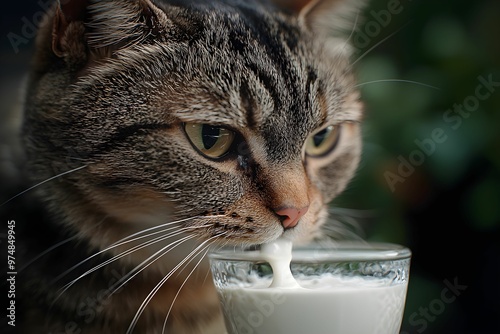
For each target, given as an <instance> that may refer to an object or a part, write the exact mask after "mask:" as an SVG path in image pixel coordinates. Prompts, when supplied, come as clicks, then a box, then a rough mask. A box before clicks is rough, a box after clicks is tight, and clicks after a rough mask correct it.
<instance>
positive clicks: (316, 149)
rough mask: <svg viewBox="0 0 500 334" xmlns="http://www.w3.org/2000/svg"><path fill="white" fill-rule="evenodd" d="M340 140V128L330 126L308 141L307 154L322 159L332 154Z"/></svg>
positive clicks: (313, 135)
mask: <svg viewBox="0 0 500 334" xmlns="http://www.w3.org/2000/svg"><path fill="white" fill-rule="evenodd" d="M339 138H340V126H339V125H330V126H329V127H326V128H324V129H323V130H320V131H318V132H316V133H314V134H312V135H311V136H310V137H309V138H308V139H307V141H306V146H305V150H306V154H307V155H308V156H311V157H322V156H324V155H326V154H328V153H330V152H331V151H332V150H333V149H334V148H335V146H337V143H338V141H339Z"/></svg>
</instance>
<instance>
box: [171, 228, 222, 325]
mask: <svg viewBox="0 0 500 334" xmlns="http://www.w3.org/2000/svg"><path fill="white" fill-rule="evenodd" d="M217 237H218V236H214V237H212V238H211V239H213V238H217ZM213 242H215V241H212V243H213ZM212 243H210V244H208V245H207V246H205V248H203V249H202V250H201V252H203V251H205V253H204V254H203V255H202V256H201V257H200V259H199V260H198V262H197V263H196V265H195V266H194V268H193V269H192V270H191V272H190V273H189V274H188V275H187V277H186V278H185V279H184V282H182V284H181V286H180V287H179V289H178V290H177V293H176V294H175V296H174V299H173V300H172V303H171V304H170V308H169V309H168V312H167V316H166V317H165V321H164V322H163V329H162V333H165V330H166V329H167V321H168V317H169V316H170V313H171V312H172V308H173V307H174V304H175V301H176V300H177V297H178V296H179V294H180V293H181V290H182V288H183V287H184V285H185V284H186V282H187V281H188V279H189V278H190V277H191V275H192V274H193V272H194V271H195V270H196V269H197V268H198V266H199V265H200V263H201V261H203V259H204V258H205V256H206V255H207V253H208V251H209V250H210V246H211V245H212ZM201 252H200V253H198V254H201ZM196 256H198V255H196ZM196 256H195V257H196ZM195 257H193V258H195ZM205 279H206V277H205Z"/></svg>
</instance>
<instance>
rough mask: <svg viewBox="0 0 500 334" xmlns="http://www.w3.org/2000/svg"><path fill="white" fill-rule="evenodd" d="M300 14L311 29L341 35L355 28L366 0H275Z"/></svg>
mask: <svg viewBox="0 0 500 334" xmlns="http://www.w3.org/2000/svg"><path fill="white" fill-rule="evenodd" d="M273 1H274V2H275V3H277V4H278V5H279V6H281V7H287V8H288V9H290V10H292V11H294V12H295V13H296V15H298V17H299V19H300V20H301V21H302V23H303V24H304V25H306V26H307V27H308V28H309V29H311V30H313V31H314V32H315V33H318V34H320V35H324V36H333V37H341V36H342V35H346V34H347V35H348V34H349V33H350V32H352V31H353V30H354V29H355V25H356V21H357V18H358V16H359V15H360V12H361V10H362V9H363V8H364V6H365V4H366V2H367V1H366V0H292V1H290V0H273Z"/></svg>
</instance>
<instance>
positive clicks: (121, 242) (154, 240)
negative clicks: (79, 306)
mask: <svg viewBox="0 0 500 334" xmlns="http://www.w3.org/2000/svg"><path fill="white" fill-rule="evenodd" d="M194 218H196V217H193V218H186V219H183V220H179V221H174V222H169V223H166V224H162V225H159V226H155V227H152V228H149V229H147V230H143V231H140V232H137V233H134V234H132V235H129V236H127V237H125V238H122V239H120V240H118V241H116V242H114V243H113V244H111V245H110V246H108V247H107V248H105V249H103V250H100V251H99V252H97V253H95V254H92V255H91V256H89V257H87V258H86V259H85V260H83V261H80V262H79V263H77V264H75V265H74V266H72V267H71V268H69V269H68V270H66V271H65V272H63V273H62V274H60V275H59V276H57V277H56V278H55V279H54V280H53V282H55V281H58V280H60V279H61V278H62V277H64V276H66V275H67V274H69V273H70V272H72V271H73V270H75V269H76V268H78V267H79V266H81V265H82V264H84V263H85V262H88V261H90V260H91V259H93V258H95V257H97V256H99V255H101V254H103V253H105V252H107V251H110V250H111V249H113V248H116V247H120V246H123V245H125V244H127V243H131V242H134V241H137V240H140V239H144V238H148V237H151V236H153V235H155V234H160V233H165V232H167V231H170V230H176V232H173V234H175V233H177V232H179V231H178V230H177V229H178V226H173V227H169V228H167V229H164V230H160V231H156V232H153V233H150V234H145V235H143V236H140V237H136V238H133V237H134V236H137V235H140V234H142V233H145V232H147V231H151V230H154V229H157V228H161V227H166V226H169V225H173V224H178V223H181V222H184V221H187V220H189V219H194ZM182 229H185V231H188V230H191V229H192V228H191V227H185V228H182ZM183 231H184V230H183ZM170 237H172V235H171V236H168V235H162V236H159V237H156V238H154V239H151V240H149V241H148V242H150V244H152V243H154V242H156V241H161V240H165V239H168V238H170ZM129 238H132V239H130V240H127V239H129ZM141 245H143V244H140V245H136V246H134V247H133V248H131V249H130V250H128V251H130V252H129V253H127V254H126V255H128V254H130V253H132V252H133V251H135V250H138V249H142V248H144V247H141V248H137V247H140V246H141ZM132 249H133V250H132Z"/></svg>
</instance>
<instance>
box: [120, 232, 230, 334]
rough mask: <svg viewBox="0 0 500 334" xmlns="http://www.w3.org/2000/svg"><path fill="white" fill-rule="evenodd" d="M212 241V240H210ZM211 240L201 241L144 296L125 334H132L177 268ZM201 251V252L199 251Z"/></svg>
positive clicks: (191, 258)
mask: <svg viewBox="0 0 500 334" xmlns="http://www.w3.org/2000/svg"><path fill="white" fill-rule="evenodd" d="M215 237H220V235H218V236H215ZM215 237H213V238H215ZM211 239H212V238H211ZM211 239H207V240H205V241H203V242H202V243H201V244H200V245H198V246H197V247H196V248H195V249H194V250H193V251H191V252H190V253H189V254H188V255H187V256H186V257H185V258H184V259H183V260H182V261H181V262H179V263H178V264H177V265H176V266H175V267H174V268H173V269H172V270H171V271H170V272H169V273H168V274H167V275H166V276H165V277H163V278H162V279H161V280H160V282H159V283H158V284H157V285H156V286H155V287H154V288H153V289H152V290H151V292H150V293H149V294H148V295H147V296H146V298H145V299H144V301H143V302H142V303H141V305H140V306H139V309H138V310H137V312H136V313H135V316H134V318H133V319H132V322H131V323H130V326H129V328H128V330H127V334H132V331H133V330H134V328H135V325H136V324H137V321H138V320H139V317H140V316H141V315H142V313H143V312H144V310H145V309H146V307H147V305H148V304H149V302H150V301H151V299H153V297H154V295H155V294H156V293H157V292H158V291H159V290H160V289H161V287H162V286H163V284H165V282H166V281H167V280H168V279H169V278H170V277H171V276H172V275H173V274H174V273H175V272H176V271H177V270H179V268H181V267H182V266H184V265H185V264H186V265H187V264H189V263H190V262H191V261H192V260H193V258H194V257H196V256H197V255H198V254H199V253H201V252H202V251H203V250H204V249H205V248H204V247H205V244H206V243H207V242H209V241H210V240H211ZM200 249H201V251H200Z"/></svg>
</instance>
